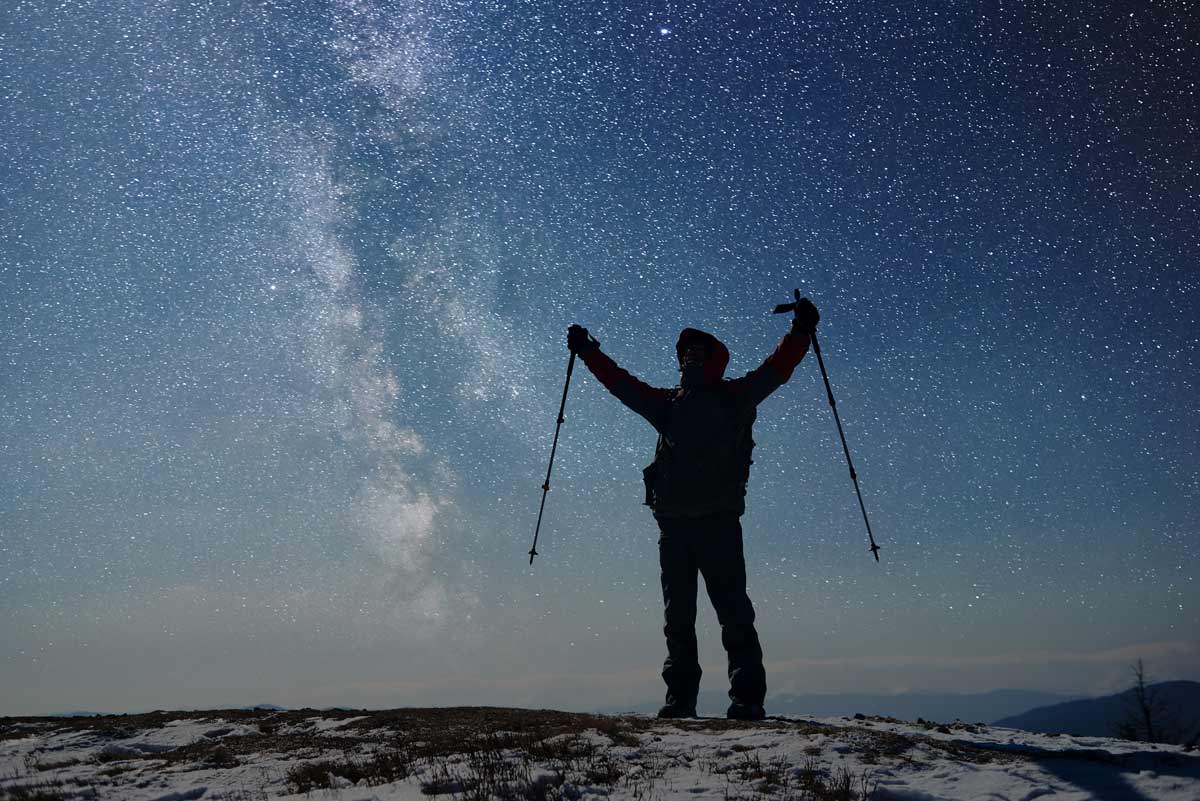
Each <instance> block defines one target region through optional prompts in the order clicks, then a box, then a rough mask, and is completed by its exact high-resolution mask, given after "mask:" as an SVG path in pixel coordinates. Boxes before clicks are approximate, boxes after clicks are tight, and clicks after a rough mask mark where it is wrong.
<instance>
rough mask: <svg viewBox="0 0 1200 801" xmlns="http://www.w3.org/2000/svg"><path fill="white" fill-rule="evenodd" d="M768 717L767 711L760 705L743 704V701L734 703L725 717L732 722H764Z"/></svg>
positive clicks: (726, 711)
mask: <svg viewBox="0 0 1200 801" xmlns="http://www.w3.org/2000/svg"><path fill="white" fill-rule="evenodd" d="M766 716H767V713H766V710H764V709H763V708H762V707H761V706H759V705H758V704H743V703H742V702H741V701H734V702H733V703H732V704H730V705H729V709H727V710H725V717H727V718H729V719H730V720H762V719H763V718H765V717H766Z"/></svg>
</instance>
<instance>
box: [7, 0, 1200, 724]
mask: <svg viewBox="0 0 1200 801" xmlns="http://www.w3.org/2000/svg"><path fill="white" fill-rule="evenodd" d="M0 13H2V14H3V17H2V19H3V25H2V27H0V77H2V80H0V87H2V88H0V92H2V93H3V103H0V123H2V125H3V130H4V134H3V137H2V138H0V148H2V149H0V155H2V158H0V179H2V181H3V186H4V187H5V189H4V191H3V193H2V194H0V203H2V208H3V215H4V220H5V223H4V226H3V230H0V290H2V293H3V298H4V303H3V314H2V315H0V325H2V326H3V332H2V333H3V336H2V337H0V386H2V387H3V392H2V393H0V430H2V436H0V475H2V476H3V478H2V479H0V481H2V484H0V486H2V491H0V555H2V558H3V562H4V564H5V566H6V569H5V570H4V571H0V638H2V639H3V641H4V642H5V643H6V647H5V648H4V649H3V654H2V655H0V676H2V677H3V684H4V686H6V687H8V688H11V689H10V690H9V691H6V693H5V695H4V697H3V699H2V700H3V705H2V707H0V713H9V714H17V713H37V712H52V711H57V710H60V709H103V710H113V711H122V710H132V709H143V708H150V707H167V706H183V705H195V706H202V705H224V704H241V703H260V702H270V703H280V704H286V705H297V706H300V705H312V706H320V705H330V704H345V705H351V704H358V705H369V706H395V705H419V704H444V703H455V702H460V701H461V702H471V703H492V704H502V705H508V704H526V705H528V704H541V705H554V706H563V707H569V708H592V707H598V706H610V705H616V706H619V705H621V704H622V703H623V702H626V701H628V703H630V704H631V705H632V704H633V703H636V702H641V701H643V700H645V699H647V698H651V697H654V696H657V695H658V693H659V687H658V678H657V670H658V665H659V663H660V661H661V658H662V656H663V650H664V649H663V646H662V643H661V609H660V605H661V601H660V597H659V590H658V576H657V565H656V552H657V550H656V547H655V541H656V537H657V532H656V529H655V526H654V523H653V520H652V519H651V517H650V516H649V514H648V512H647V511H646V509H645V508H644V507H642V506H640V502H641V482H640V469H641V467H642V466H644V465H645V464H646V463H648V462H649V460H650V459H651V457H652V454H653V447H654V432H653V431H652V430H651V429H650V428H649V426H647V425H646V424H645V423H644V421H642V420H641V419H640V418H637V417H636V416H635V415H633V414H631V413H629V412H628V411H627V410H625V409H624V408H622V407H621V406H620V404H619V403H617V402H616V400H615V399H613V398H612V397H610V396H608V395H607V394H606V393H605V392H604V391H603V389H602V388H601V387H600V386H599V385H598V383H597V382H595V381H594V380H593V379H592V378H591V376H589V375H587V374H586V372H579V373H577V374H576V377H575V381H574V384H573V386H572V388H571V394H570V397H569V399H568V405H567V422H566V423H565V425H564V428H563V434H562V441H561V443H560V447H559V451H558V461H557V462H556V465H555V475H554V489H553V491H552V492H551V493H550V497H549V499H548V502H547V508H546V521H545V523H544V524H543V530H542V539H541V542H540V543H539V551H540V554H541V555H540V556H539V558H538V560H537V562H535V564H534V565H533V567H532V568H530V567H529V565H528V564H527V556H526V552H527V550H528V547H529V541H530V539H531V537H532V530H533V523H534V520H535V518H536V512H537V503H538V500H539V496H540V484H541V481H542V478H543V476H544V472H545V461H546V458H547V457H548V455H549V450H550V441H551V437H552V434H553V428H554V415H555V412H556V411H557V404H558V400H559V397H560V392H561V386H562V379H563V374H564V371H565V367H566V360H567V353H566V349H565V344H564V338H565V330H566V327H567V326H568V325H569V324H571V323H576V322H578V323H581V324H583V325H586V326H588V327H589V328H590V329H591V330H592V332H593V333H594V334H595V335H596V336H597V337H598V338H599V339H600V340H601V341H602V343H603V345H604V348H605V350H606V352H608V353H610V354H611V355H612V356H613V357H614V358H616V359H617V360H618V362H620V363H621V364H622V365H623V366H625V367H626V368H628V369H629V370H631V371H632V372H634V373H636V374H638V375H639V376H641V377H642V378H643V379H644V380H646V381H648V382H650V383H653V384H656V385H661V386H669V385H672V384H673V383H674V382H675V380H676V377H677V373H676V369H675V363H674V348H673V345H674V341H675V337H676V336H677V334H678V332H679V330H680V329H682V328H683V327H686V326H695V327H700V328H703V329H705V330H709V331H712V332H714V333H715V334H717V335H718V336H719V337H721V338H722V340H723V341H724V342H725V343H726V344H727V345H728V346H729V348H730V350H731V352H732V354H733V356H732V360H731V365H730V370H729V372H730V374H738V373H741V372H745V371H746V370H749V369H752V368H753V367H755V366H757V364H758V363H759V362H760V361H761V359H762V358H764V357H765V356H766V355H767V354H768V353H769V352H770V350H771V348H772V347H773V346H774V344H775V342H776V341H777V340H778V338H779V336H781V335H782V333H783V331H784V330H785V328H786V320H784V319H783V318H777V317H773V316H772V315H771V314H770V310H771V308H772V307H773V306H774V305H775V304H776V303H780V302H785V301H788V300H790V298H791V291H792V289H793V288H794V287H800V288H801V290H802V291H803V292H805V293H806V294H807V295H809V296H810V297H812V298H813V299H814V300H815V302H816V303H817V305H818V306H819V307H820V309H821V311H822V317H823V319H822V324H821V329H820V331H821V336H822V340H821V341H822V345H823V350H824V352H825V358H826V362H827V366H828V368H829V371H830V376H831V379H832V381H833V386H834V390H835V392H836V394H837V398H838V402H839V409H840V411H841V413H842V416H843V420H844V421H845V423H846V429H847V436H848V438H849V442H850V446H851V449H852V452H853V454H854V457H855V462H856V466H857V467H858V471H859V474H860V479H861V483H862V488H863V492H864V496H865V499H866V503H867V507H868V509H869V511H870V513H871V516H872V524H873V527H874V529H875V531H876V537H877V539H878V540H879V543H880V545H881V546H883V549H884V550H883V552H882V557H883V561H882V562H881V563H879V564H876V563H875V562H874V561H872V560H871V559H870V555H869V553H868V552H867V551H866V542H865V531H864V530H863V528H862V520H861V517H860V516H859V511H858V508H857V502H856V501H855V499H854V494H853V488H852V486H851V484H850V481H849V478H848V476H847V473H846V469H845V466H844V462H843V460H842V454H841V450H840V445H839V444H838V442H837V434H836V430H835V428H834V425H833V420H832V416H831V415H830V413H829V410H828V407H827V405H826V402H825V398H824V392H823V389H822V387H821V383H820V376H819V373H818V371H817V367H816V364H815V361H814V360H812V359H811V357H810V358H809V359H807V360H806V361H805V362H804V363H803V364H802V365H801V367H800V368H799V369H798V371H797V373H796V374H795V376H794V377H793V378H792V380H791V381H790V382H789V383H788V384H787V385H785V386H784V387H783V388H782V389H781V390H780V391H779V392H777V393H776V394H775V395H774V396H772V397H771V398H770V399H769V400H768V401H767V402H766V403H765V404H764V405H763V406H762V408H761V409H760V414H759V422H758V424H757V426H756V429H755V439H756V441H757V442H758V448H757V449H756V452H755V466H754V470H753V473H752V476H751V484H750V494H749V498H748V507H749V508H748V512H747V514H746V516H745V518H744V520H743V524H744V528H745V531H746V543H747V545H746V548H747V559H748V564H749V573H750V592H751V597H752V599H753V600H754V602H755V604H756V608H757V610H758V615H759V625H760V633H761V635H762V639H763V642H764V650H765V652H766V658H767V667H768V683H769V685H770V688H771V691H772V692H774V691H793V692H800V691H805V692H837V691H846V690H862V691H903V690H934V689H950V690H956V691H976V690H978V691H983V690H988V689H993V688H995V687H1005V686H1007V687H1028V688H1031V689H1052V690H1061V691H1066V692H1102V691H1106V690H1111V689H1115V688H1119V687H1120V686H1122V685H1123V684H1124V682H1125V681H1126V680H1127V678H1128V675H1129V674H1128V667H1129V665H1130V664H1131V663H1132V662H1133V661H1134V660H1136V659H1137V658H1139V657H1142V658H1144V659H1145V661H1146V664H1147V667H1148V668H1149V670H1150V671H1151V672H1152V673H1156V674H1158V675H1159V676H1160V677H1162V678H1192V679H1200V641H1197V639H1196V634H1195V632H1196V631H1198V630H1200V628H1197V624H1198V623H1200V619H1198V617H1197V608H1198V606H1197V602H1198V601H1200V597H1198V596H1200V589H1198V587H1197V582H1196V568H1195V564H1196V556H1197V554H1196V548H1197V523H1198V518H1197V512H1196V509H1197V508H1198V501H1200V497H1198V495H1200V476H1198V473H1197V465H1198V464H1200V458H1198V457H1200V441H1198V438H1197V433H1196V432H1197V430H1200V426H1198V425H1197V422H1198V414H1197V412H1198V407H1197V403H1198V402H1197V397H1200V395H1198V393H1197V386H1196V384H1197V379H1198V372H1197V364H1196V359H1197V333H1196V332H1197V330H1198V327H1197V317H1198V314H1197V306H1198V301H1197V298H1198V297H1200V293H1198V292H1197V289H1198V287H1197V281H1198V279H1197V272H1196V264H1197V263H1198V257H1200V242H1198V240H1197V234H1196V231H1197V230H1200V225H1198V224H1197V223H1200V215H1198V213H1197V212H1198V208H1197V204H1198V202H1200V201H1198V200H1197V198H1198V197H1200V192H1198V190H1200V180H1198V175H1197V166H1196V164H1197V162H1196V159H1195V155H1196V153H1195V142H1196V141H1197V139H1198V134H1200V131H1198V130H1197V128H1198V125H1200V120H1198V116H1197V110H1196V109H1197V105H1196V102H1195V96H1196V95H1195V93H1196V83H1195V82H1196V79H1195V76H1196V75H1197V74H1200V69H1197V67H1198V66H1200V65H1197V64H1196V63H1195V62H1196V56H1195V54H1194V48H1192V47H1191V46H1190V43H1191V42H1193V41H1195V38H1196V34H1197V33H1200V32H1198V31H1196V25H1197V23H1196V22H1195V20H1192V19H1189V18H1187V17H1186V15H1184V14H1183V12H1181V11H1172V10H1171V9H1169V8H1165V7H1163V8H1159V7H1148V8H1144V9H1137V10H1134V11H1132V12H1131V11H1127V10H1117V9H1115V8H1114V9H1107V10H1096V9H1080V10H1067V11H1064V10H1061V9H1055V8H1053V7H1043V6H1033V5H1029V6H1008V5H1005V6H1001V5H999V4H983V5H971V6H970V7H966V6H963V5H961V4H953V3H931V4H918V5H917V6H911V7H910V6H893V5H889V4H886V3H864V4H859V5H857V6H854V7H852V8H848V7H844V6H843V5H841V4H835V3H816V4H807V5H801V6H794V7H793V6H791V5H786V4H785V5H779V6H773V5H768V4H717V5H716V6H715V7H710V4H677V3H669V4H660V5H655V4H650V5H648V6H647V5H645V4H636V5H635V4H631V5H629V6H626V5H622V4H617V3H602V2H576V3H562V4H555V5H553V6H551V5H538V4H528V3H513V4H509V3H500V2H487V3H469V4H459V3H450V2H377V1H372V0H361V1H360V2H350V0H343V1H340V2H330V3H315V2H313V3H301V4H290V3H288V4H285V3H257V4H253V5H252V7H250V8H246V7H244V4H237V3H222V2H203V3H193V4H186V5H185V4H176V5H171V4H152V3H144V2H133V1H132V0H130V1H128V2H117V3H104V4H100V3H91V2H82V3H75V4H67V5H62V6H57V7H55V8H53V9H51V8H49V7H48V5H47V4H44V3H37V2H18V3H15V4H12V5H11V6H10V7H7V8H6V9H5V10H4V11H3V12H0ZM700 626H701V632H700V634H701V641H702V642H701V648H702V651H701V656H702V661H703V662H704V664H705V665H706V667H707V670H706V679H705V685H704V687H705V689H717V688H720V686H721V683H722V678H723V677H722V674H723V670H722V667H721V665H722V662H723V654H722V653H721V651H720V643H719V632H718V631H717V630H716V625H715V620H714V619H713V616H712V613H711V610H707V609H705V610H704V611H702V612H701V621H700Z"/></svg>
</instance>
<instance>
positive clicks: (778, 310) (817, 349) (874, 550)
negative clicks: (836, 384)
mask: <svg viewBox="0 0 1200 801" xmlns="http://www.w3.org/2000/svg"><path fill="white" fill-rule="evenodd" d="M794 294H795V298H796V302H795V303H783V304H780V305H778V306H776V307H775V314H782V313H783V312H789V311H793V310H794V309H795V308H796V306H797V304H799V303H800V290H799V289H797V290H795V293H794ZM808 337H809V339H811V340H812V346H813V353H815V354H817V365H818V366H820V368H821V378H822V379H823V380H824V381H825V392H826V394H827V395H829V408H830V409H833V420H834V422H835V423H837V430H838V436H839V437H841V440H842V450H843V451H844V452H845V453H846V464H847V465H849V467H850V479H851V480H852V481H853V482H854V493H855V494H856V495H858V508H859V509H861V510H862V516H863V522H864V523H865V524H866V525H867V539H869V540H870V541H871V548H870V550H871V554H872V555H873V556H874V557H875V561H876V562H878V561H879V546H878V545H876V544H875V536H874V535H873V534H872V533H871V521H870V520H869V519H868V518H867V505H866V504H865V503H863V497H862V490H860V489H859V487H858V473H856V472H854V462H853V461H852V460H851V459H850V446H849V445H847V444H846V432H845V431H844V430H843V429H842V417H841V415H839V414H838V410H837V401H835V400H834V399H833V388H832V387H831V386H830V385H829V373H827V372H825V360H824V359H822V358H821V346H820V344H818V343H817V332H816V330H813V331H809V332H808Z"/></svg>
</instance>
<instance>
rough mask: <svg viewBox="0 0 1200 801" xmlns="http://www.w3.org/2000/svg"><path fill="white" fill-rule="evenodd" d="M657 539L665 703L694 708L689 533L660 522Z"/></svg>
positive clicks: (696, 665)
mask: <svg viewBox="0 0 1200 801" xmlns="http://www.w3.org/2000/svg"><path fill="white" fill-rule="evenodd" d="M659 529H660V530H661V532H662V536H661V537H659V540H658V562H659V567H660V568H661V577H662V592H663V610H664V617H665V619H666V624H665V625H664V626H663V633H664V634H665V635H666V637H667V658H666V661H664V662H663V670H662V677H663V681H664V682H666V684H667V704H668V705H669V706H674V707H677V708H679V709H685V710H686V709H689V708H693V707H695V705H696V693H697V692H699V690H700V673H701V671H700V662H699V657H698V656H697V653H696V570H697V568H696V560H695V552H694V548H693V543H692V534H693V533H692V531H690V530H689V527H688V526H687V524H686V523H685V522H683V521H678V520H670V521H668V520H660V521H659Z"/></svg>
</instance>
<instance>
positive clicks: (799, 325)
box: [792, 298, 821, 334]
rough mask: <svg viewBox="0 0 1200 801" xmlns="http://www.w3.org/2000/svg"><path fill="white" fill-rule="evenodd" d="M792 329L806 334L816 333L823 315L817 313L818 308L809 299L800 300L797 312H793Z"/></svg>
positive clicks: (797, 304)
mask: <svg viewBox="0 0 1200 801" xmlns="http://www.w3.org/2000/svg"><path fill="white" fill-rule="evenodd" d="M793 315H794V316H793V317H792V328H793V329H794V330H796V331H800V332H802V333H805V334H812V333H815V332H816V330H817V323H819V322H820V321H821V314H820V312H818V311H817V307H816V306H814V305H813V302H812V301H811V300H809V299H808V298H800V300H799V301H798V302H797V303H796V310H795V312H793Z"/></svg>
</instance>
